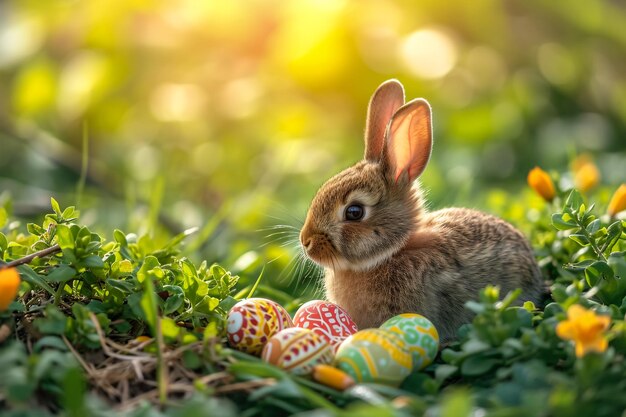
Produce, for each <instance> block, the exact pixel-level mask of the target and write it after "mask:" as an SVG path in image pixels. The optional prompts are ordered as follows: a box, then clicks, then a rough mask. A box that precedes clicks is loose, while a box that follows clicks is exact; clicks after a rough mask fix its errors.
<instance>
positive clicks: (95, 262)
mask: <svg viewBox="0 0 626 417" xmlns="http://www.w3.org/2000/svg"><path fill="white" fill-rule="evenodd" d="M80 263H81V264H82V265H84V266H86V267H87V268H104V261H102V258H101V257H99V256H98V255H89V256H88V257H86V258H85V259H82V260H81V261H80Z"/></svg>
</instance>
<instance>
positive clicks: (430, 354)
mask: <svg viewBox="0 0 626 417" xmlns="http://www.w3.org/2000/svg"><path fill="white" fill-rule="evenodd" d="M380 328H381V329H386V330H389V331H392V332H394V333H395V334H397V335H398V336H400V337H401V338H402V339H403V340H404V342H405V343H406V345H407V347H408V349H409V352H411V355H412V356H413V368H414V369H416V370H417V369H423V368H425V367H427V366H428V365H429V364H431V363H432V361H433V360H435V357H436V356H437V352H438V350H439V333H437V329H436V328H435V326H434V325H433V324H432V323H431V322H430V320H428V319H427V318H426V317H424V316H422V315H420V314H413V313H407V314H400V315H397V316H395V317H392V318H390V319H389V320H387V321H386V322H384V323H383V324H382V325H381V326H380Z"/></svg>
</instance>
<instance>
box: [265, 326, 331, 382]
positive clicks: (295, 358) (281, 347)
mask: <svg viewBox="0 0 626 417" xmlns="http://www.w3.org/2000/svg"><path fill="white" fill-rule="evenodd" d="M261 358H262V359H263V360H264V361H266V362H268V363H271V364H272V365H275V366H278V367H279V368H282V369H284V370H286V371H289V372H291V373H293V374H296V375H308V374H310V373H311V372H312V371H313V367H314V366H316V365H321V364H330V363H331V362H332V361H333V358H334V354H333V349H332V347H331V346H330V344H329V343H328V342H327V341H326V340H325V339H324V338H323V337H322V336H320V335H318V334H317V333H315V332H313V331H312V330H309V329H303V328H300V327H292V328H290V329H284V330H281V331H280V332H278V333H276V334H275V335H274V336H272V337H271V338H270V340H269V342H268V343H267V344H266V345H265V347H264V348H263V353H262V354H261Z"/></svg>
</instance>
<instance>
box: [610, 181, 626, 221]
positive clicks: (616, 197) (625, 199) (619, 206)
mask: <svg viewBox="0 0 626 417" xmlns="http://www.w3.org/2000/svg"><path fill="white" fill-rule="evenodd" d="M622 210H626V184H622V185H620V186H619V188H618V189H617V190H616V191H615V194H613V197H611V202H610V203H609V208H608V210H607V212H608V213H609V215H610V216H611V217H613V216H615V215H616V214H617V213H619V212H620V211H622Z"/></svg>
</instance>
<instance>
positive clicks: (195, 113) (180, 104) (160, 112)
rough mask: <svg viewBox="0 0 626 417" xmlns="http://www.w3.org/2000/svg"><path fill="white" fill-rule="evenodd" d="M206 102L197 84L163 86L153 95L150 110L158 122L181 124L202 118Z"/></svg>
mask: <svg viewBox="0 0 626 417" xmlns="http://www.w3.org/2000/svg"><path fill="white" fill-rule="evenodd" d="M205 101H206V97H205V95H204V92H203V90H202V89H201V88H200V87H198V86H197V85H195V84H173V83H170V84H161V85H160V86H158V87H157V88H156V89H155V90H154V92H153V93H152V97H151V99H150V109H151V110H152V114H153V115H154V117H156V118H157V119H158V120H162V121H166V122H177V121H178V122H180V121H187V120H194V119H197V118H198V117H200V114H201V112H202V108H203V106H204V103H205Z"/></svg>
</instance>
